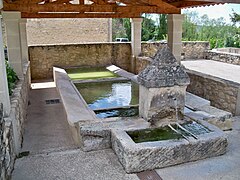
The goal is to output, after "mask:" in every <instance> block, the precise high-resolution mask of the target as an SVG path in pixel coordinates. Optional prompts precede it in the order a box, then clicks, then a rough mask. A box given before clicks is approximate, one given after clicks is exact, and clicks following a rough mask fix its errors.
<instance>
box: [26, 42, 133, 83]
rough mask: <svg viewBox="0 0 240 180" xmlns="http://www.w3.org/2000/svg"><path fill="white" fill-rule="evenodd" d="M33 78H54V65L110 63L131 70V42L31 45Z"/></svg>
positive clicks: (99, 64) (105, 64)
mask: <svg viewBox="0 0 240 180" xmlns="http://www.w3.org/2000/svg"><path fill="white" fill-rule="evenodd" d="M29 55H30V61H31V75H32V79H50V78H52V75H53V72H52V68H53V66H56V67H62V68H66V67H73V66H90V67H101V66H107V65H110V64H114V65H117V66H119V67H121V68H123V69H126V70H129V68H130V58H131V46H130V43H101V44H76V45H47V46H31V47H29Z"/></svg>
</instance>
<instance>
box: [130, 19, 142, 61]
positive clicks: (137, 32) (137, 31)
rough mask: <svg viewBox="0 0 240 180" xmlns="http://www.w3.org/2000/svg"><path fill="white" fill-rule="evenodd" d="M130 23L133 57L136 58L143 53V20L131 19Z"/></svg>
mask: <svg viewBox="0 0 240 180" xmlns="http://www.w3.org/2000/svg"><path fill="white" fill-rule="evenodd" d="M130 21H131V47H132V55H133V56H135V57H136V56H138V55H139V54H140V53H141V32H142V18H131V19H130Z"/></svg>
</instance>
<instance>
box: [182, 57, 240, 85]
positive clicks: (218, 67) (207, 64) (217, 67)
mask: <svg viewBox="0 0 240 180" xmlns="http://www.w3.org/2000/svg"><path fill="white" fill-rule="evenodd" d="M181 63H182V64H183V65H184V66H185V67H186V68H187V69H189V70H192V71H196V72H200V73H204V74H206V75H210V76H214V77H218V78H221V79H225V80H229V81H233V82H236V83H240V66H238V65H233V64H227V63H223V62H218V61H212V60H194V61H182V62H181Z"/></svg>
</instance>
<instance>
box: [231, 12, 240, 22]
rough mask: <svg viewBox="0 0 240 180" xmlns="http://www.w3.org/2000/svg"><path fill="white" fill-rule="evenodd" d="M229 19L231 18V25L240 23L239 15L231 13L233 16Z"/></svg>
mask: <svg viewBox="0 0 240 180" xmlns="http://www.w3.org/2000/svg"><path fill="white" fill-rule="evenodd" d="M230 17H231V21H232V22H233V23H237V22H240V14H237V13H235V12H233V14H232V15H230Z"/></svg>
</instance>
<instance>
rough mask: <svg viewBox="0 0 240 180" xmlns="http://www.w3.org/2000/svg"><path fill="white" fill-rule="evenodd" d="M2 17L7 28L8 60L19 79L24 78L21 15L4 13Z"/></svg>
mask: <svg viewBox="0 0 240 180" xmlns="http://www.w3.org/2000/svg"><path fill="white" fill-rule="evenodd" d="M2 16H3V20H4V22H5V27H6V36H7V50H8V60H9V63H10V65H11V67H12V68H13V69H14V71H15V72H16V74H17V75H18V77H22V76H23V68H22V67H23V65H22V64H23V63H22V49H21V39H20V27H19V25H20V24H19V22H20V19H21V13H20V12H16V11H3V12H2Z"/></svg>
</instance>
